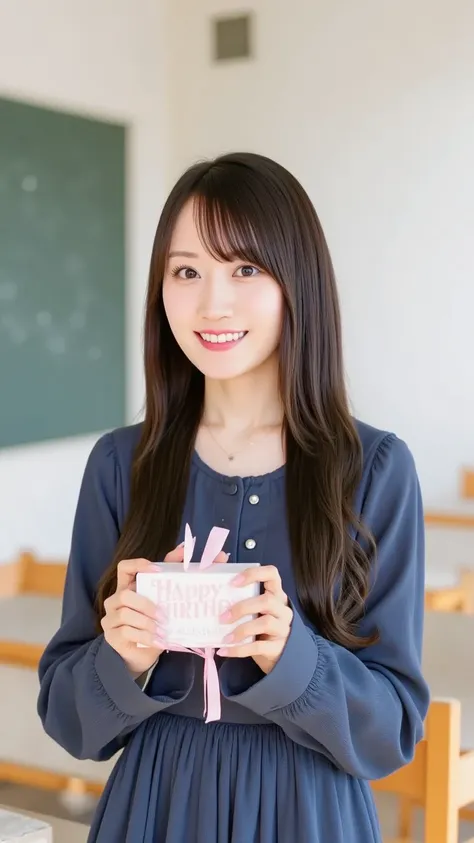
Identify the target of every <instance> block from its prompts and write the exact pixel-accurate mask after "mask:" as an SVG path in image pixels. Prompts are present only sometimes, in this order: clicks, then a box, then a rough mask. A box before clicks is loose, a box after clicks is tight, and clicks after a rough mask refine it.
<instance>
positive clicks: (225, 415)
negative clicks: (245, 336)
mask: <svg viewBox="0 0 474 843" xmlns="http://www.w3.org/2000/svg"><path fill="white" fill-rule="evenodd" d="M282 421H283V406H282V403H281V398H280V392H279V385H278V361H277V359H276V356H275V357H272V358H270V359H269V360H267V361H266V362H265V363H263V364H262V366H260V367H259V368H258V369H254V370H253V371H252V372H247V373H246V374H245V375H241V376H240V377H238V378H232V379H231V380H224V381H217V380H211V379H209V378H206V381H205V390H204V414H203V422H204V424H205V425H209V426H212V427H221V428H225V429H226V430H228V431H229V432H235V433H243V432H245V431H251V430H256V429H258V428H262V427H277V426H280V425H281V423H282Z"/></svg>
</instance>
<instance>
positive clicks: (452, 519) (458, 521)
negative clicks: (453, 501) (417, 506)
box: [425, 502, 474, 530]
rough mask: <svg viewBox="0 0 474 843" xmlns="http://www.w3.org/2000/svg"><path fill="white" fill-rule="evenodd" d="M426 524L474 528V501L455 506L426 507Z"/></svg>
mask: <svg viewBox="0 0 474 843" xmlns="http://www.w3.org/2000/svg"><path fill="white" fill-rule="evenodd" d="M425 524H427V525H436V526H438V527H464V528H467V529H470V530H474V505H473V504H472V502H467V503H462V504H458V505H457V506H455V507H446V508H444V507H443V508H437V507H436V508H434V509H433V508H430V509H426V511H425Z"/></svg>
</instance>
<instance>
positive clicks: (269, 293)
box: [249, 282, 284, 334]
mask: <svg viewBox="0 0 474 843" xmlns="http://www.w3.org/2000/svg"><path fill="white" fill-rule="evenodd" d="M249 304H250V307H251V309H252V313H253V314H254V315H255V317H256V318H257V319H258V322H259V323H260V324H261V325H262V326H263V325H265V326H266V329H267V333H269V332H274V333H278V334H279V333H280V331H281V325H282V319H283V305H284V302H283V295H282V293H281V290H280V287H279V286H278V285H277V284H276V282H271V283H269V284H268V285H267V284H265V285H262V286H261V287H260V288H258V287H256V288H255V292H254V294H253V296H252V301H251V302H250V303H249Z"/></svg>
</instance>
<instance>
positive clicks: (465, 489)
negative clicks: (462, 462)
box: [461, 468, 474, 500]
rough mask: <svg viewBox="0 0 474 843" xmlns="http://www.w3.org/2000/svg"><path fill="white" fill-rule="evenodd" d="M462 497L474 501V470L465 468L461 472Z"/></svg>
mask: <svg viewBox="0 0 474 843" xmlns="http://www.w3.org/2000/svg"><path fill="white" fill-rule="evenodd" d="M461 496H462V497H463V498H464V499H465V500H474V468H463V470H462V472H461Z"/></svg>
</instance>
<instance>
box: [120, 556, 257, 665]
mask: <svg viewBox="0 0 474 843" xmlns="http://www.w3.org/2000/svg"><path fill="white" fill-rule="evenodd" d="M156 567H157V573H149V574H137V578H136V582H137V594H142V595H144V596H145V597H148V598H149V599H150V600H151V601H152V602H153V603H155V604H156V605H157V606H159V608H160V609H161V610H162V612H163V615H164V623H163V624H160V625H161V626H162V627H163V630H164V633H165V640H166V641H169V642H170V644H176V645H179V646H181V647H191V648H202V647H222V646H224V638H225V636H226V635H229V634H230V633H231V632H233V630H234V629H235V628H236V627H237V626H239V625H240V624H241V623H245V622H246V621H249V620H252V618H253V617H255V615H248V616H246V617H243V618H240V619H239V620H238V621H237V622H236V623H231V624H229V623H221V622H220V620H219V618H220V616H221V615H222V614H223V613H224V612H225V611H226V610H227V609H229V608H230V606H233V605H234V604H235V603H240V602H241V601H242V600H247V599H248V598H251V597H257V596H258V595H259V594H260V583H258V582H257V583H251V584H250V585H244V586H237V585H236V586H233V585H231V581H232V580H233V579H234V578H235V577H236V576H237V575H238V574H241V573H242V572H243V571H244V570H245V569H246V568H258V567H260V566H259V565H258V563H250V564H243V563H229V562H227V563H215V564H213V565H212V566H211V567H209V568H206V569H202V568H200V565H199V564H198V563H191V564H190V565H189V566H188V568H187V569H185V567H184V565H182V564H178V563H171V562H166V563H163V564H162V565H157V566H156ZM253 640H254V638H253V637H251V638H247V639H246V640H245V642H239V644H241V643H250V642H251V641H253ZM225 646H226V647H227V646H232V644H230V645H228V644H226V645H225Z"/></svg>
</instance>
